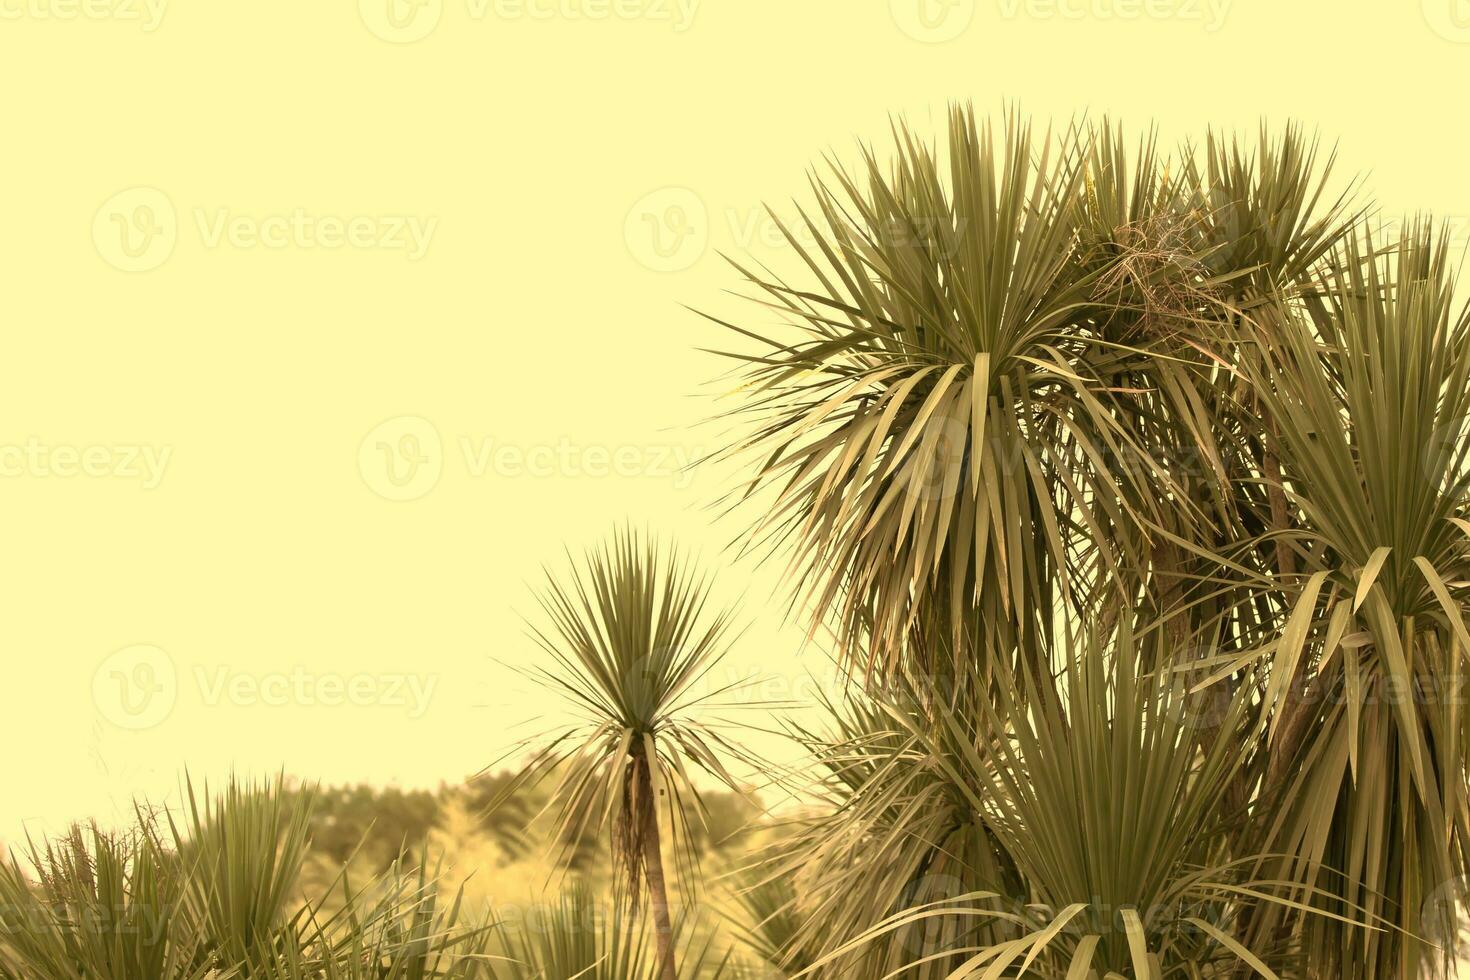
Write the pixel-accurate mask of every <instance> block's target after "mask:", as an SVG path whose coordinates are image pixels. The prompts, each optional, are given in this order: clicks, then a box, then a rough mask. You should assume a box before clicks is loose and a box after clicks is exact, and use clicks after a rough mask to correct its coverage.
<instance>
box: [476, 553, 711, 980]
mask: <svg viewBox="0 0 1470 980" xmlns="http://www.w3.org/2000/svg"><path fill="white" fill-rule="evenodd" d="M707 593H708V580H707V579H705V578H703V577H701V576H699V575H697V574H696V573H695V572H694V571H693V570H692V567H691V566H690V564H689V563H688V562H687V561H686V560H685V559H684V558H682V557H681V556H680V555H679V554H678V553H677V552H676V551H674V550H673V549H672V548H663V547H661V546H660V545H659V544H658V543H657V542H656V541H655V540H653V539H651V538H648V537H646V536H643V535H640V534H638V533H636V532H633V531H623V532H620V533H617V534H615V535H614V536H613V538H612V540H611V541H609V542H608V543H607V544H605V545H603V546H601V547H598V548H595V549H593V550H592V551H591V552H590V553H589V554H588V556H587V558H586V561H585V563H584V564H583V565H582V567H581V568H580V569H576V570H574V574H573V575H572V576H571V578H570V580H569V581H566V582H564V581H562V580H560V579H558V578H556V577H554V576H552V575H550V574H548V576H547V585H546V589H545V591H544V593H543V594H542V595H541V606H542V609H543V611H544V612H545V614H546V617H547V619H548V620H549V625H547V626H545V627H544V628H533V631H532V635H533V637H534V638H535V640H536V642H537V643H538V644H539V646H540V647H541V649H542V651H543V652H544V653H545V654H546V656H547V658H548V664H547V665H546V666H544V667H539V668H536V669H535V670H534V672H533V674H534V676H535V677H537V678H538V679H539V680H541V681H542V682H544V683H545V684H546V685H547V686H548V687H549V688H551V689H553V690H555V691H557V692H559V693H560V694H562V695H563V696H564V697H565V699H566V700H567V701H568V702H569V703H570V704H571V705H572V706H573V707H574V708H575V709H577V711H578V713H580V714H581V715H583V716H584V720H583V721H581V722H580V723H578V724H576V725H574V726H572V727H570V728H566V729H563V730H559V731H556V732H554V733H551V734H550V735H549V737H547V738H546V740H545V743H544V744H543V745H541V746H540V747H538V748H537V749H536V750H535V751H534V752H533V754H532V755H531V757H530V759H529V761H528V762H527V763H526V765H525V767H524V768H523V769H522V770H521V772H520V774H519V776H518V778H516V779H514V780H512V781H511V782H510V783H509V784H508V785H507V786H506V789H505V791H504V792H503V793H502V794H501V798H502V799H508V798H509V797H510V796H511V795H512V794H514V793H515V792H517V791H518V790H519V789H520V788H521V787H523V786H525V785H528V784H531V783H535V782H539V781H540V780H541V779H543V778H545V777H547V776H551V775H553V774H555V780H556V783H555V788H554V790H553V792H552V794H551V799H550V802H549V803H548V804H547V810H548V811H549V812H552V813H554V814H555V817H556V821H557V824H558V826H559V831H558V833H557V839H559V840H561V841H562V842H564V844H565V845H566V846H575V844H576V843H577V842H579V841H580V840H581V839H582V838H583V837H584V836H585V835H586V834H587V833H589V832H590V831H594V830H605V831H608V832H610V833H611V837H612V844H613V851H614V856H615V858H616V860H617V862H618V864H619V866H620V867H621V869H622V876H621V879H622V884H623V886H624V888H625V889H626V896H627V899H628V901H629V902H630V904H636V903H637V902H638V899H639V893H640V891H641V889H642V887H643V886H645V885H646V887H647V889H648V902H649V906H650V909H651V911H652V913H653V922H654V933H655V936H656V938H657V955H658V962H659V964H660V976H661V977H662V980H675V978H676V976H677V975H678V974H677V968H676V963H675V952H674V951H675V934H674V933H675V930H674V921H673V917H672V915H671V914H670V904H669V894H668V880H667V879H668V875H667V874H666V871H665V863H664V850H663V839H664V835H663V828H662V827H661V826H660V823H661V821H660V816H661V815H662V817H663V820H662V823H663V826H664V827H667V829H668V830H669V832H670V833H671V834H672V835H673V837H674V841H673V843H674V844H675V845H678V846H681V850H680V851H679V856H678V858H677V859H676V862H675V863H676V867H677V868H678V869H679V871H680V872H681V873H682V877H683V879H684V882H685V884H686V886H688V887H689V888H692V887H693V885H694V883H695V882H694V880H693V876H694V872H695V870H696V868H697V861H698V855H697V854H696V853H694V849H693V844H692V840H691V837H690V834H689V833H688V828H687V827H685V820H686V814H687V813H690V812H693V813H695V814H699V813H700V812H702V801H701V797H700V794H699V790H698V789H697V788H696V787H695V785H694V783H693V782H692V781H691V778H690V771H691V768H692V769H694V770H700V771H703V772H705V773H706V774H708V775H709V776H712V777H713V778H715V779H717V780H719V781H720V782H722V783H724V784H726V785H728V786H730V787H732V788H738V787H737V785H736V781H735V780H734V778H733V777H732V776H731V775H730V773H729V772H728V770H727V769H726V768H725V765H724V763H723V762H721V760H720V755H721V754H725V753H730V752H734V751H735V746H733V745H732V744H730V743H729V742H728V741H727V740H726V739H725V738H724V736H723V735H721V734H720V733H719V731H718V730H717V729H715V728H713V727H711V726H710V725H709V724H706V723H704V722H701V721H699V720H698V719H697V718H695V717H694V716H693V709H695V708H696V707H699V706H701V705H706V704H708V703H709V702H710V701H712V700H715V699H718V698H719V697H720V695H722V694H724V693H725V692H726V691H727V690H729V688H730V686H729V685H726V686H723V687H722V686H719V685H718V684H717V683H716V680H715V678H713V675H712V672H713V670H714V668H715V666H716V665H717V664H718V662H719V660H720V658H721V657H722V656H723V655H724V654H725V652H726V651H727V649H728V645H729V642H730V641H731V639H732V635H731V634H732V630H731V624H732V618H731V615H730V613H729V612H719V613H708V614H707V609H706V606H707V598H708V596H707Z"/></svg>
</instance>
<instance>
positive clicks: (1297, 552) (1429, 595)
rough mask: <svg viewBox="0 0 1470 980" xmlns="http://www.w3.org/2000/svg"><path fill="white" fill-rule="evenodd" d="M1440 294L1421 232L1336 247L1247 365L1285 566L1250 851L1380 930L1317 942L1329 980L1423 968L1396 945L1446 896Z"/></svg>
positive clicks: (1463, 530) (1466, 638) (1416, 950)
mask: <svg viewBox="0 0 1470 980" xmlns="http://www.w3.org/2000/svg"><path fill="white" fill-rule="evenodd" d="M1452 294H1453V280H1452V278H1451V277H1450V275H1449V273H1448V265H1447V256H1446V252H1445V248H1444V244H1443V242H1442V241H1440V240H1436V239H1435V238H1434V237H1433V236H1432V234H1431V233H1430V231H1429V229H1428V228H1427V227H1425V226H1422V225H1415V226H1411V227H1410V228H1409V230H1408V231H1407V232H1406V233H1405V235H1404V236H1403V238H1402V239H1401V240H1400V241H1399V242H1397V243H1391V244H1388V245H1379V244H1375V243H1374V242H1372V241H1371V240H1365V241H1364V242H1363V243H1362V244H1361V245H1359V244H1353V245H1350V246H1349V247H1347V248H1346V249H1345V250H1344V252H1343V254H1342V257H1341V261H1340V262H1339V263H1338V264H1337V269H1336V271H1335V273H1334V274H1333V276H1332V278H1331V280H1330V288H1329V289H1327V290H1326V291H1325V293H1324V294H1323V295H1322V296H1320V297H1314V298H1312V299H1311V300H1310V301H1309V302H1308V304H1307V310H1306V312H1307V315H1306V316H1304V317H1298V318H1289V317H1285V316H1281V317H1278V318H1277V319H1276V320H1275V321H1274V322H1273V323H1271V324H1269V325H1268V327H1267V328H1266V329H1263V331H1262V342H1263V346H1264V347H1265V350H1264V356H1263V357H1262V358H1261V359H1260V360H1259V361H1258V362H1256V364H1255V374H1256V377H1255V382H1256V387H1257V389H1258V390H1259V391H1260V392H1261V395H1262V398H1263V399H1264V401H1265V403H1266V404H1267V405H1268V406H1269V409H1270V412H1271V415H1272V417H1273V418H1274V419H1275V423H1276V428H1277V430H1278V439H1279V446H1280V452H1281V457H1282V469H1283V477H1282V485H1283V487H1284V491H1285V493H1286V494H1287V495H1288V496H1289V498H1290V501H1291V504H1292V513H1293V515H1294V516H1293V523H1292V526H1290V527H1287V528H1283V529H1281V530H1280V531H1279V532H1277V537H1278V539H1279V541H1280V542H1281V543H1282V545H1283V546H1284V547H1286V548H1289V549H1290V550H1291V552H1292V554H1293V555H1294V556H1295V561H1296V563H1297V567H1298V568H1299V569H1300V573H1299V574H1298V575H1296V576H1291V577H1287V578H1284V579H1283V580H1282V581H1281V582H1280V586H1279V591H1280V593H1281V594H1282V595H1283V597H1284V599H1285V601H1286V602H1288V603H1289V604H1290V607H1291V617H1290V619H1289V620H1288V621H1287V623H1286V624H1285V627H1284V629H1283V630H1282V631H1281V634H1280V636H1279V639H1278V640H1277V642H1275V643H1274V644H1273V645H1272V647H1271V649H1269V650H1268V651H1267V655H1268V656H1269V658H1270V663H1271V684H1270V687H1269V688H1268V691H1267V704H1268V705H1269V706H1270V707H1271V709H1272V711H1273V718H1274V719H1275V721H1274V724H1273V729H1272V751H1273V753H1274V755H1275V756H1276V759H1277V760H1278V765H1277V766H1275V767H1273V768H1274V770H1275V771H1276V772H1278V773H1279V774H1280V775H1279V777H1278V778H1277V780H1276V781H1275V782H1277V783H1278V784H1279V785H1276V786H1273V787H1271V789H1273V790H1276V791H1279V792H1281V793H1283V794H1284V795H1285V799H1286V800H1287V801H1288V802H1287V805H1286V806H1283V807H1282V808H1281V810H1280V811H1279V812H1278V814H1277V816H1276V818H1275V819H1274V820H1273V821H1271V822H1270V823H1269V824H1268V826H1267V842H1268V843H1269V845H1270V846H1271V848H1272V849H1281V850H1287V851H1289V852H1290V853H1292V854H1293V855H1294V856H1295V858H1296V863H1295V864H1294V865H1293V866H1292V867H1291V868H1290V871H1289V873H1291V874H1293V875H1294V876H1295V877H1297V878H1298V879H1299V880H1306V881H1321V882H1323V885H1324V887H1328V886H1329V885H1330V886H1331V890H1332V891H1333V892H1334V894H1338V895H1340V896H1341V898H1342V900H1343V902H1345V903H1351V904H1355V905H1361V906H1364V907H1366V908H1368V909H1369V910H1371V911H1372V912H1373V913H1374V914H1376V915H1379V916H1382V917H1383V918H1385V919H1387V920H1388V921H1390V922H1392V923H1393V924H1394V925H1395V926H1396V927H1397V930H1396V931H1389V932H1384V933H1373V934H1366V935H1360V934H1358V933H1351V934H1349V935H1342V934H1340V933H1339V932H1338V931H1337V930H1335V928H1333V927H1332V926H1331V925H1330V924H1322V925H1320V926H1319V927H1318V928H1315V929H1314V930H1313V931H1312V933H1311V934H1310V935H1309V937H1308V938H1309V941H1310V942H1311V944H1312V948H1313V951H1314V953H1315V955H1316V956H1317V958H1318V959H1319V961H1320V962H1322V963H1323V964H1324V968H1329V969H1332V970H1335V971H1337V973H1338V975H1341V976H1362V977H1371V976H1384V975H1390V974H1392V975H1403V976H1414V975H1417V972H1418V970H1419V969H1420V968H1421V967H1422V966H1423V965H1425V963H1426V961H1432V960H1434V959H1437V958H1439V956H1440V954H1439V953H1437V952H1434V951H1433V950H1431V949H1429V948H1426V947H1425V946H1424V944H1423V943H1422V942H1420V941H1419V940H1418V938H1416V937H1423V936H1426V934H1427V935H1429V936H1435V937H1444V938H1446V939H1448V940H1450V948H1451V949H1453V948H1454V946H1455V942H1454V938H1455V933H1456V931H1457V930H1456V929H1455V924H1454V914H1455V912H1456V910H1457V909H1458V908H1459V903H1460V902H1461V901H1463V898H1464V895H1463V882H1464V881H1465V880H1466V879H1465V878H1464V876H1465V873H1466V870H1467V842H1470V784H1467V749H1470V741H1467V739H1470V726H1467V722H1466V712H1465V711H1464V706H1463V704H1462V701H1463V697H1462V692H1461V687H1462V685H1463V681H1464V678H1465V676H1466V665H1465V658H1466V657H1467V656H1470V633H1467V629H1466V617H1467V614H1470V521H1467V517H1470V469H1467V465H1466V464H1467V458H1470V314H1467V313H1465V312H1459V313H1457V312H1456V311H1455V309H1454V306H1453V301H1452ZM1324 869H1325V870H1324ZM1455 883H1460V885H1461V887H1460V888H1459V889H1458V890H1457V891H1456V893H1455V894H1453V895H1452V896H1450V898H1451V900H1450V901H1447V902H1443V903H1441V904H1440V905H1439V906H1438V907H1437V908H1436V910H1435V911H1434V912H1433V914H1432V915H1431V916H1430V917H1429V921H1424V919H1423V918H1422V917H1421V916H1422V913H1421V910H1422V909H1424V908H1425V906H1426V902H1428V901H1429V900H1430V899H1431V898H1432V897H1433V896H1436V895H1440V894H1441V893H1442V892H1443V890H1444V888H1446V887H1453V886H1454V885H1455ZM1441 897H1442V896H1441ZM1262 928H1265V926H1262ZM1399 930H1401V931H1399Z"/></svg>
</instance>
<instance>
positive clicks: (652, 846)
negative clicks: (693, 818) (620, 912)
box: [634, 750, 679, 980]
mask: <svg viewBox="0 0 1470 980" xmlns="http://www.w3.org/2000/svg"><path fill="white" fill-rule="evenodd" d="M634 764H635V765H636V766H637V767H638V795H639V797H640V798H641V799H642V806H641V807H640V810H639V815H640V818H641V819H642V820H643V834H642V837H643V871H644V875H645V876H646V877H647V879H648V904H649V905H650V906H651V907H652V909H653V931H654V937H655V939H656V940H657V942H658V960H659V975H660V978H661V980H677V978H678V975H679V974H678V970H677V969H676V968H675V965H674V923H673V920H672V918H671V917H670V916H669V892H668V888H667V886H666V885H665V884H664V859H663V849H662V848H661V847H660V846H659V834H658V800H656V799H654V796H653V777H652V775H651V773H650V771H649V760H648V758H647V756H645V755H644V753H643V752H642V751H641V750H640V751H638V753H637V759H636V761H635V763H634Z"/></svg>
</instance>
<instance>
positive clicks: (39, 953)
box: [0, 779, 493, 980]
mask: <svg viewBox="0 0 1470 980" xmlns="http://www.w3.org/2000/svg"><path fill="white" fill-rule="evenodd" d="M184 796H185V807H184V812H183V813H182V814H180V815H178V816H175V815H174V814H172V813H169V812H166V811H165V812H164V813H159V812H157V811H155V810H153V809H151V808H148V807H144V806H141V805H140V806H139V807H138V808H137V819H136V821H135V823H134V825H133V826H131V827H129V828H126V829H125V830H122V831H118V832H107V831H103V830H101V829H99V828H98V827H96V826H91V827H88V828H80V827H78V828H73V829H72V830H71V831H70V832H69V833H67V834H66V835H65V836H64V837H62V838H60V839H58V840H55V841H50V842H45V843H40V844H33V845H32V846H31V847H30V849H29V852H28V856H27V861H26V863H28V864H29V865H30V867H31V869H32V870H31V872H30V873H27V871H26V870H25V868H24V867H23V866H22V863H21V862H20V861H17V860H15V859H13V858H12V859H11V860H8V861H0V977H3V978H5V980H38V978H45V980H339V978H340V980H359V978H360V980H368V978H372V980H389V978H392V980H431V978H439V980H469V978H472V977H479V976H487V975H488V974H487V973H486V972H485V971H486V970H487V969H488V964H489V963H491V962H493V957H492V955H491V953H490V952H489V946H490V935H489V925H490V924H489V923H488V922H487V921H482V922H480V923H479V924H478V925H477V926H463V925H461V924H460V919H461V909H460V904H459V899H458V897H457V896H455V897H453V899H452V901H451V902H450V904H449V907H448V908H445V907H444V906H443V903H442V899H441V897H440V895H439V888H438V887H437V883H436V881H435V880H434V879H433V878H432V876H430V875H428V874H427V873H426V871H425V870H424V869H423V868H422V867H420V868H419V869H418V870H417V871H411V870H409V869H405V868H401V867H397V866H395V867H393V868H391V869H390V871H389V872H388V873H387V874H385V875H383V876H380V877H375V878H373V879H372V880H370V881H368V882H365V883H363V884H362V885H360V886H358V887H354V886H353V885H352V884H351V883H350V881H349V878H348V876H347V874H346V872H345V869H344V871H343V873H342V875H341V876H340V878H339V879H338V882H337V885H336V887H339V888H340V889H341V891H342V895H341V897H340V900H339V901H338V903H337V909H336V911H334V912H331V913H325V912H323V911H322V910H321V908H320V906H319V903H320V901H321V899H322V898H323V897H324V896H315V897H313V898H305V897H303V896H302V895H301V894H300V893H299V888H298V885H299V882H298V880H297V879H298V874H299V871H300V867H301V861H302V856H303V854H304V852H305V850H306V848H307V847H308V839H307V837H306V835H305V828H306V827H308V826H309V825H310V821H311V807H310V800H311V795H310V793H309V791H308V792H305V793H301V792H292V791H288V790H287V789H286V787H285V786H284V783H283V781H282V780H280V779H277V780H275V781H273V782H271V783H266V784H256V783H251V782H248V781H242V780H232V781H230V782H229V783H228V784H227V785H226V786H225V787H224V788H223V789H222V790H221V791H218V792H210V791H209V790H208V789H207V788H206V789H204V790H203V791H196V789H195V787H194V786H193V784H192V783H189V782H187V781H186V784H185V792H184Z"/></svg>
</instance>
